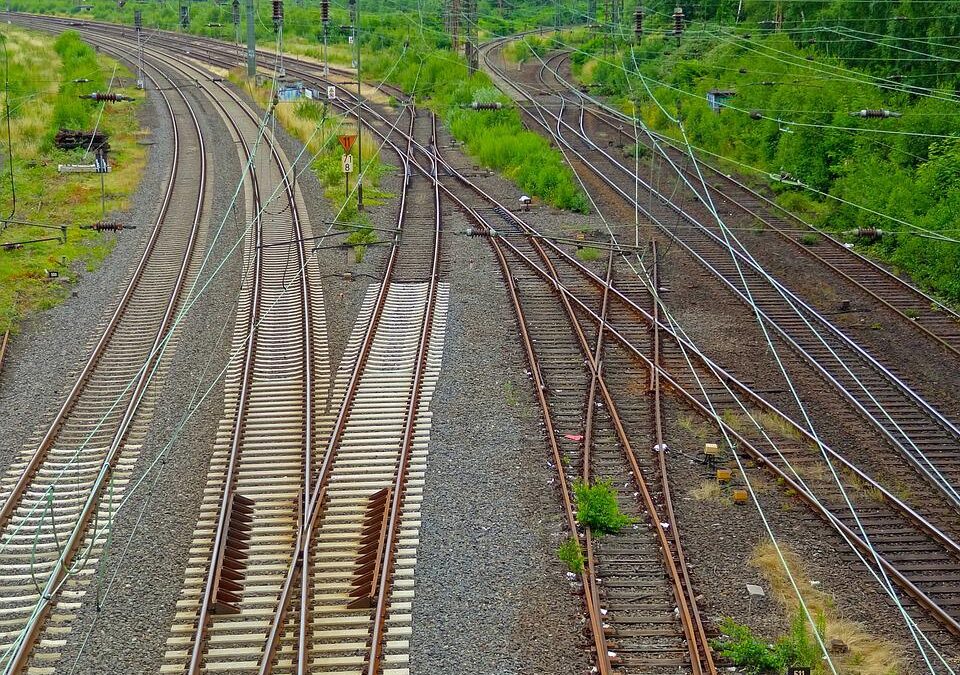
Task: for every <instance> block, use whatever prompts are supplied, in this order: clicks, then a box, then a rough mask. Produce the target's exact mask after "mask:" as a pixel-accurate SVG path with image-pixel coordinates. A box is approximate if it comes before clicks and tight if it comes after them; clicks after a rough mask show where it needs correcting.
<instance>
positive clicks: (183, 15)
mask: <svg viewBox="0 0 960 675" xmlns="http://www.w3.org/2000/svg"><path fill="white" fill-rule="evenodd" d="M180 28H182V29H183V30H187V29H188V28H190V8H189V7H187V6H186V5H180Z"/></svg>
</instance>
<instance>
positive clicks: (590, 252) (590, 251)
mask: <svg viewBox="0 0 960 675" xmlns="http://www.w3.org/2000/svg"><path fill="white" fill-rule="evenodd" d="M577 257H578V258H580V260H582V261H583V262H593V261H594V260H597V259H599V258H600V249H598V248H594V247H593V246H582V247H580V248H578V249H577Z"/></svg>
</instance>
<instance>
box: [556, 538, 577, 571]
mask: <svg viewBox="0 0 960 675" xmlns="http://www.w3.org/2000/svg"><path fill="white" fill-rule="evenodd" d="M557 557H558V558H560V560H562V561H563V562H564V563H566V565H567V568H568V569H569V570H570V571H571V572H573V573H574V574H582V573H583V549H581V548H580V542H579V541H577V538H576V537H570V538H569V539H567V540H566V541H565V542H563V543H562V544H560V548H558V549H557Z"/></svg>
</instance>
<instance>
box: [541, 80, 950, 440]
mask: <svg viewBox="0 0 960 675" xmlns="http://www.w3.org/2000/svg"><path fill="white" fill-rule="evenodd" d="M558 78H559V76H558ZM574 93H575V94H576V95H577V96H578V97H579V104H578V106H579V124H580V131H579V132H578V131H577V130H576V129H574V128H573V127H572V126H570V124H569V123H567V122H566V121H565V120H563V119H562V108H561V112H560V113H552V112H550V111H547V114H548V115H550V116H551V117H554V118H555V119H556V120H557V127H558V128H557V134H556V135H557V137H558V138H562V136H563V134H562V132H561V131H560V128H559V127H560V125H562V126H564V127H566V128H567V129H569V130H570V131H571V132H573V133H574V134H575V135H576V136H578V137H579V138H580V139H582V140H583V142H585V143H586V144H588V145H589V146H591V147H592V148H593V149H594V150H595V151H596V152H599V153H600V154H602V155H603V156H604V157H605V158H606V160H607V161H608V162H610V163H611V164H613V165H614V166H615V167H616V168H617V169H619V170H620V171H621V172H623V173H624V174H625V175H626V176H627V177H628V178H631V179H636V180H638V181H639V182H640V184H641V185H643V186H644V188H645V189H646V190H648V191H650V192H651V193H653V194H654V195H656V196H657V198H658V199H659V200H660V201H661V202H663V203H664V204H665V205H667V206H668V207H670V208H671V209H673V210H674V211H676V212H677V213H678V214H679V215H680V216H681V217H682V218H684V219H685V220H687V221H688V222H690V223H691V224H693V225H694V226H696V227H698V228H699V230H700V231H702V232H703V233H704V234H706V235H707V236H708V237H710V238H711V239H712V240H713V241H714V242H715V243H716V244H717V245H719V246H721V247H723V248H725V249H728V250H729V251H730V252H731V253H732V254H733V255H735V256H736V257H737V259H738V260H739V261H740V262H742V263H743V264H745V265H747V266H748V267H749V268H751V269H753V270H755V271H756V272H757V273H759V274H760V276H761V277H764V278H765V279H767V280H768V283H770V284H771V285H772V286H773V287H774V288H775V289H776V290H778V291H779V292H780V293H782V294H783V295H784V298H785V299H788V301H792V303H796V305H798V306H799V307H801V308H802V309H804V310H805V311H806V312H807V314H808V315H809V316H811V317H812V318H813V319H814V320H815V321H816V322H817V323H819V324H820V325H821V326H823V327H825V328H826V329H827V330H828V332H829V333H831V334H832V335H833V336H834V337H835V338H837V339H839V340H840V341H841V343H843V344H844V345H846V346H847V348H849V349H851V350H852V351H853V352H854V353H855V354H857V355H858V356H859V357H860V358H861V359H863V360H864V361H866V362H867V363H868V364H869V365H870V366H871V367H872V368H873V369H875V370H876V371H877V372H878V373H880V374H881V375H883V376H884V377H886V378H887V379H888V380H889V381H890V382H891V383H892V384H893V385H894V386H895V387H896V388H897V389H899V390H900V391H901V393H903V394H904V395H906V396H907V398H909V399H911V400H912V401H913V402H914V403H915V404H916V405H917V406H918V407H920V408H921V409H922V410H924V411H925V413H926V414H928V415H929V416H930V417H932V418H933V419H934V420H935V421H936V422H937V423H938V424H940V425H941V426H943V427H944V429H945V430H946V431H948V432H949V433H951V434H953V435H954V436H955V437H957V438H958V439H960V428H957V426H956V425H955V424H954V423H953V422H952V421H951V420H949V419H947V418H946V417H945V416H944V415H943V414H942V413H941V412H940V411H938V410H937V409H935V408H934V407H933V406H932V405H931V404H930V403H929V402H927V401H926V400H925V399H924V398H923V397H922V396H920V395H919V394H918V393H917V392H916V391H914V390H913V389H912V388H911V387H910V386H909V385H908V384H906V383H905V382H903V381H902V380H901V379H900V378H899V377H898V376H897V375H896V374H894V373H892V372H891V371H890V370H889V369H888V368H887V367H886V366H885V365H883V364H882V363H880V362H879V361H878V360H877V359H876V357H874V356H873V355H872V354H870V353H869V352H868V351H867V350H865V349H864V348H863V347H861V346H860V345H859V344H858V343H857V342H856V341H854V340H853V339H851V338H850V337H849V336H848V335H847V334H846V333H844V332H843V331H842V330H840V329H839V328H837V327H836V326H835V325H834V324H833V323H832V322H831V321H829V320H828V319H827V318H826V317H824V316H823V315H822V314H820V313H819V312H818V311H817V310H816V309H814V308H813V307H811V306H810V305H809V304H808V303H807V302H806V301H804V300H803V299H802V298H800V297H798V296H797V295H796V294H795V293H793V292H792V291H790V289H788V288H786V287H785V286H783V285H782V283H780V282H779V281H778V280H777V279H775V278H774V277H773V276H772V275H770V274H768V273H766V272H765V271H764V270H763V269H762V267H760V265H759V264H758V263H757V262H756V261H754V260H753V259H752V257H751V256H749V255H747V254H746V253H745V252H744V251H741V250H740V249H737V248H731V247H728V246H727V244H726V243H725V242H723V241H722V240H721V239H720V237H718V235H717V234H716V233H714V232H713V231H712V230H711V229H710V228H709V227H708V226H706V225H704V224H702V223H700V222H699V221H698V220H697V219H696V217H695V216H693V215H692V214H690V213H689V212H687V211H684V210H683V209H681V208H680V207H678V206H677V205H676V204H674V203H673V202H672V201H671V200H670V199H669V198H667V197H666V195H664V194H662V193H661V192H660V191H659V190H658V189H656V188H655V187H654V186H653V185H651V184H650V183H648V182H647V181H645V180H643V179H642V178H640V177H639V176H637V175H636V174H635V173H634V172H633V171H632V170H631V169H630V168H629V167H627V166H625V165H624V164H623V163H622V162H620V161H619V160H617V159H616V158H615V157H613V156H611V155H610V153H608V152H607V151H606V150H604V149H603V148H601V147H600V146H599V145H597V144H596V143H595V142H594V141H593V140H592V139H590V138H589V135H588V134H587V132H586V129H585V128H584V126H583V116H584V113H585V111H586V110H587V108H586V103H585V101H586V100H587V99H586V97H584V96H583V95H582V94H581V93H580V92H574ZM530 100H531V102H532V103H533V104H534V105H535V106H537V107H538V108H539V109H542V110H546V108H545V107H543V106H542V105H540V104H538V103H537V102H536V101H534V100H533V99H532V98H531V99H530ZM563 100H564V101H566V98H565V97H563ZM564 143H565V145H567V147H568V148H569V149H570V151H571V152H573V153H575V154H576V155H577V157H578V158H579V159H580V160H581V161H583V162H584V163H585V164H586V165H587V166H589V167H590V168H591V170H592V171H593V172H594V173H596V174H597V175H599V176H601V177H602V178H603V179H604V181H605V182H606V183H607V184H608V185H610V186H611V187H613V188H614V189H616V190H617V192H619V193H620V194H621V195H622V196H624V197H625V198H626V199H627V200H628V202H632V201H634V200H633V199H631V198H630V197H629V195H627V194H625V193H624V192H623V190H622V189H620V188H619V186H616V185H615V183H613V181H612V180H611V179H610V178H609V176H608V175H607V174H605V173H604V172H602V171H600V170H599V168H598V167H596V166H595V165H594V164H593V163H592V162H590V161H589V160H588V159H587V158H586V157H585V156H584V155H583V153H581V152H579V151H577V150H576V149H575V148H573V147H571V146H570V145H569V143H567V142H566V141H564ZM640 209H641V210H642V211H643V212H644V215H646V216H647V217H648V218H650V219H651V220H652V221H653V222H654V223H656V224H657V225H658V226H659V227H660V228H661V229H662V230H664V231H665V232H666V233H667V234H668V235H669V236H670V237H671V238H673V239H674V240H676V241H679V242H681V243H682V239H680V237H679V236H677V235H676V234H674V233H673V232H671V231H670V230H669V228H667V227H666V226H665V225H664V224H663V223H661V222H660V221H659V220H658V219H657V218H656V217H655V216H654V215H653V214H651V213H649V212H648V211H647V210H646V209H644V208H643V207H642V206H641V207H640ZM685 248H686V249H687V250H691V249H690V248H689V247H688V246H685ZM691 252H692V250H691ZM694 255H696V256H697V258H698V259H699V260H701V261H702V264H705V265H706V266H707V268H708V269H710V270H711V271H713V272H714V273H715V274H716V275H717V276H718V277H720V278H723V275H722V274H720V273H719V272H718V271H717V270H716V269H715V268H714V267H713V266H712V265H710V264H709V263H708V262H706V261H705V260H703V258H702V257H701V256H699V255H697V254H694ZM727 284H728V286H731V288H733V290H734V291H735V292H737V294H738V295H740V296H741V298H743V299H745V300H748V299H747V298H745V297H744V296H743V293H742V292H740V291H739V290H738V289H736V288H735V287H734V286H732V285H730V283H729V282H727ZM761 313H762V314H763V316H764V318H765V319H766V320H767V321H768V322H769V323H770V324H771V325H772V326H774V327H775V328H777V330H778V331H779V332H780V333H781V334H785V331H784V330H783V329H782V328H780V327H779V326H778V324H777V323H776V322H775V321H774V320H773V319H771V318H770V317H769V316H767V315H766V313H763V312H761ZM792 342H793V344H794V345H795V347H796V348H797V349H798V350H800V351H801V353H803V354H805V355H806V358H808V359H809V360H811V362H813V363H814V364H815V365H816V359H814V358H813V357H812V356H809V355H807V353H806V351H805V350H803V348H802V347H801V346H800V345H798V344H796V342H795V341H792ZM820 369H821V370H822V368H820ZM824 374H825V375H826V376H827V377H828V379H831V380H832V379H833V378H831V377H830V376H829V375H828V374H826V373H824ZM835 384H836V386H838V387H839V388H841V390H842V391H845V390H844V388H842V386H841V385H840V384H839V383H836V382H835ZM846 395H847V397H848V398H851V399H852V396H851V395H850V393H846ZM852 402H854V404H855V405H858V406H860V407H861V408H862V405H861V404H859V403H858V402H856V401H852ZM862 412H864V414H865V415H866V416H868V418H871V419H874V420H875V418H874V417H873V416H872V415H870V413H868V412H867V411H865V410H862ZM894 442H896V441H894Z"/></svg>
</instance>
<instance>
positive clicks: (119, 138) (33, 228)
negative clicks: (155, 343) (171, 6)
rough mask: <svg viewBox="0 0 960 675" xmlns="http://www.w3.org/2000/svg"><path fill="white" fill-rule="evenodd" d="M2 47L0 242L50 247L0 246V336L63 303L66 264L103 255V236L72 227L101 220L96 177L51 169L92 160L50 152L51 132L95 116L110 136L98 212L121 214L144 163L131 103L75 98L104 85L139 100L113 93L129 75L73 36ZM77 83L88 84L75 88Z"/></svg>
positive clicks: (69, 269)
mask: <svg viewBox="0 0 960 675" xmlns="http://www.w3.org/2000/svg"><path fill="white" fill-rule="evenodd" d="M3 41H4V45H5V47H6V52H7V56H8V62H9V72H8V75H9V80H8V81H9V96H10V100H9V102H10V127H11V137H12V138H13V139H14V141H15V142H14V144H13V169H14V170H13V176H14V185H15V187H16V196H17V209H16V213H13V200H12V192H11V186H10V172H9V165H8V162H7V157H6V153H7V147H6V145H7V144H6V133H5V131H6V129H5V128H3V127H0V129H2V130H3V132H2V133H3V145H4V150H3V159H4V162H3V170H2V172H0V204H2V211H3V216H4V217H5V218H10V217H11V214H12V220H13V221H20V222H10V223H6V226H0V243H3V244H6V243H14V244H15V243H17V242H26V241H31V240H36V239H49V240H48V241H40V242H33V243H27V244H24V245H23V246H22V248H21V247H17V246H10V247H4V248H3V249H0V332H2V331H4V330H6V329H8V328H16V325H17V322H18V321H19V320H20V319H21V318H22V317H24V316H26V315H27V314H29V313H30V312H32V311H34V310H37V309H43V308H46V307H50V306H52V305H53V304H55V303H56V302H57V301H59V300H60V299H61V298H63V297H64V295H65V294H66V293H67V286H66V285H65V284H63V283H60V282H62V281H64V280H69V279H70V278H72V277H73V276H74V271H73V270H74V266H73V263H74V262H82V263H83V264H85V265H87V266H93V265H95V264H96V263H97V261H99V260H100V259H102V258H103V256H104V255H106V253H107V252H108V251H109V250H110V241H111V238H110V237H108V236H104V235H100V234H97V233H95V232H93V231H90V230H82V229H80V228H79V226H81V225H90V224H92V223H94V222H96V221H97V220H100V219H101V215H102V211H101V191H100V178H101V177H100V176H98V175H96V174H62V175H61V174H59V173H58V172H57V165H58V164H69V163H78V162H79V163H90V162H92V159H91V158H90V156H84V152H83V150H71V151H65V150H59V149H57V148H56V147H54V145H53V138H54V135H55V134H56V132H57V130H58V129H59V128H60V127H67V128H74V129H88V130H89V129H92V128H93V126H94V124H95V123H96V120H97V119H99V124H100V129H101V130H102V131H105V132H106V133H107V134H109V136H110V146H111V151H110V156H109V161H110V163H111V165H112V166H113V168H114V170H113V172H111V173H109V174H106V175H105V176H103V179H104V188H105V194H106V203H105V207H106V211H107V212H110V211H112V210H117V209H123V208H126V206H127V204H128V199H129V197H130V196H131V195H132V194H133V192H134V190H135V189H136V186H137V184H138V183H139V179H140V175H141V173H142V169H143V165H144V162H145V157H146V152H145V149H144V147H143V146H141V145H138V144H137V139H138V134H139V129H140V125H139V122H138V120H137V117H136V106H137V105H138V104H137V103H136V102H135V103H128V102H125V103H118V104H106V105H103V104H99V103H95V102H93V101H89V100H84V99H80V98H79V95H80V94H84V93H89V92H92V91H106V90H107V89H108V87H109V86H110V82H111V80H113V87H112V89H111V91H115V92H120V93H124V94H127V95H131V96H134V97H139V95H140V94H141V93H140V92H137V91H136V90H135V89H133V88H132V87H122V86H120V79H117V78H122V79H123V81H124V83H127V84H129V83H131V75H130V73H128V72H127V71H126V70H124V69H123V68H117V66H116V64H115V63H113V62H111V61H109V60H107V59H105V58H103V57H99V56H97V54H96V53H95V52H94V51H93V49H92V48H91V47H89V46H88V45H86V44H85V43H84V42H82V41H81V40H80V38H79V37H78V36H77V34H76V33H72V32H67V33H64V34H63V35H61V36H60V37H59V38H57V39H56V40H55V41H54V40H53V39H52V38H50V37H47V36H41V35H38V34H34V33H29V32H26V31H21V30H16V29H12V28H9V27H8V28H6V29H5V30H4V33H3ZM77 79H85V80H89V81H88V82H75V81H74V80H77ZM0 95H2V91H0ZM0 110H2V108H0ZM101 110H102V111H103V114H102V116H101V114H100V113H101ZM4 127H5V124H4ZM36 224H41V225H47V226H48V227H41V226H39V225H36ZM60 226H64V227H66V241H63V240H62V239H61V230H60ZM48 270H50V271H55V272H57V273H58V274H59V277H58V280H59V281H50V280H48V278H47V271H48Z"/></svg>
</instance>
